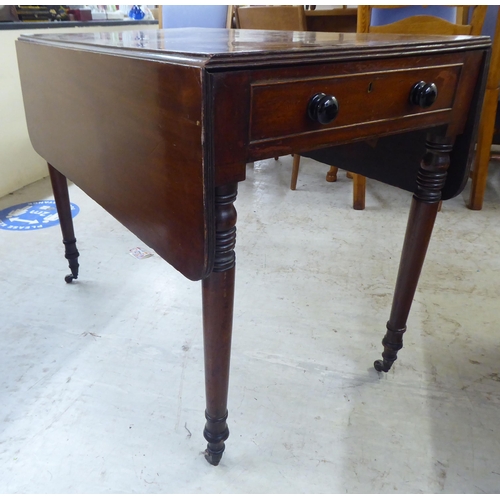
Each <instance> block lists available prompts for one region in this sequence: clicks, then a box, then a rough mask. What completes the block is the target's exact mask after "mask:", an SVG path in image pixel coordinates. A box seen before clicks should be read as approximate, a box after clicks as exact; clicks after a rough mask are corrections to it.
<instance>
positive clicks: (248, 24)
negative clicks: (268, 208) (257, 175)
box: [235, 5, 306, 190]
mask: <svg viewBox="0 0 500 500" xmlns="http://www.w3.org/2000/svg"><path fill="white" fill-rule="evenodd" d="M235 20H236V27H237V28H240V29H260V30H279V31H306V17H305V12H304V6H303V5H276V6H274V5H273V6H271V5H269V6H258V7H253V6H251V7H236V9H235ZM275 159H276V160H277V159H278V158H275ZM299 164H300V156H299V155H298V154H294V155H293V166H292V180H291V182H290V189H293V190H295V188H296V186H297V176H298V172H299Z"/></svg>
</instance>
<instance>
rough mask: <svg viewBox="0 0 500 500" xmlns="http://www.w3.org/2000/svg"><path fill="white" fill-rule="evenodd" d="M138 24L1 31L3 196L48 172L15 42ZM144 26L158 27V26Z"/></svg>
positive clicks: (0, 165) (0, 160)
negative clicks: (32, 130)
mask: <svg viewBox="0 0 500 500" xmlns="http://www.w3.org/2000/svg"><path fill="white" fill-rule="evenodd" d="M134 29H137V25H128V26H119V27H116V26H115V27H107V26H104V27H100V26H99V27H96V26H92V27H89V28H87V27H85V28H48V29H37V30H34V29H32V28H31V29H30V27H29V26H27V27H26V28H23V29H20V30H5V31H3V30H1V31H0V197H2V196H5V195H6V194H8V193H11V192H13V191H15V190H17V189H20V188H22V187H23V186H26V185H28V184H31V183H32V182H35V181H37V180H40V179H42V178H43V177H46V176H47V175H48V172H47V165H46V163H45V161H44V160H43V159H42V158H41V157H40V156H38V154H37V153H35V151H34V150H33V148H32V146H31V142H30V140H29V137H28V129H27V127H26V120H25V116H24V106H23V100H22V94H21V83H20V81H19V73H18V69H17V58H16V50H15V45H14V42H15V40H16V39H17V38H18V37H19V35H20V34H21V33H23V34H24V33H31V32H36V33H51V32H57V33H82V32H85V31H130V30H134ZM142 29H158V26H157V25H149V26H142Z"/></svg>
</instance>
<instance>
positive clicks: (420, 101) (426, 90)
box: [410, 81, 438, 108]
mask: <svg viewBox="0 0 500 500" xmlns="http://www.w3.org/2000/svg"><path fill="white" fill-rule="evenodd" d="M437 95H438V89H437V87H436V84H435V83H425V82H423V81H422V82H418V83H416V84H415V85H414V86H413V88H412V89H411V91H410V102H411V103H412V104H415V105H417V106H420V107H421V108H428V107H429V106H432V104H434V103H435V102H436V99H437Z"/></svg>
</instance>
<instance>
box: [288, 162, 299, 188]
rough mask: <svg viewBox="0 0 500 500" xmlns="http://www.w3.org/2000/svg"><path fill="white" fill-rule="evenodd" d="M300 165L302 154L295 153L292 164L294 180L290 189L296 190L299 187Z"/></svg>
mask: <svg viewBox="0 0 500 500" xmlns="http://www.w3.org/2000/svg"><path fill="white" fill-rule="evenodd" d="M299 166H300V155H298V154H294V155H293V166H292V180H291V182H290V189H291V190H292V191H295V189H296V188H297V178H298V177H299Z"/></svg>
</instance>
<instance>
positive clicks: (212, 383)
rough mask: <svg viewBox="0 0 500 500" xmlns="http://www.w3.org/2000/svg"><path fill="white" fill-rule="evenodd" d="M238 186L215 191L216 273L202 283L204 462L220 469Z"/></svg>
mask: <svg viewBox="0 0 500 500" xmlns="http://www.w3.org/2000/svg"><path fill="white" fill-rule="evenodd" d="M236 194H237V184H230V185H227V186H222V187H220V188H217V189H216V195H215V196H216V197H215V203H216V206H215V210H216V230H217V233H216V250H215V263H214V269H213V272H212V273H211V274H210V275H209V276H208V277H207V278H205V279H204V280H203V282H202V295H203V341H204V350H205V388H206V398H207V409H206V412H205V416H206V419H207V423H206V425H205V430H204V432H203V435H204V437H205V439H206V440H207V441H208V445H207V449H206V452H205V458H206V459H207V461H208V462H209V463H210V464H212V465H218V464H219V462H220V459H221V458H222V454H223V452H224V448H225V444H224V441H225V440H226V439H227V438H228V436H229V429H228V426H227V423H226V419H227V394H228V387H229V361H230V355H231V334H232V328H233V301H234V276H235V253H234V246H235V242H236V227H235V224H236V210H235V208H234V206H233V202H234V201H235V200H236Z"/></svg>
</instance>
